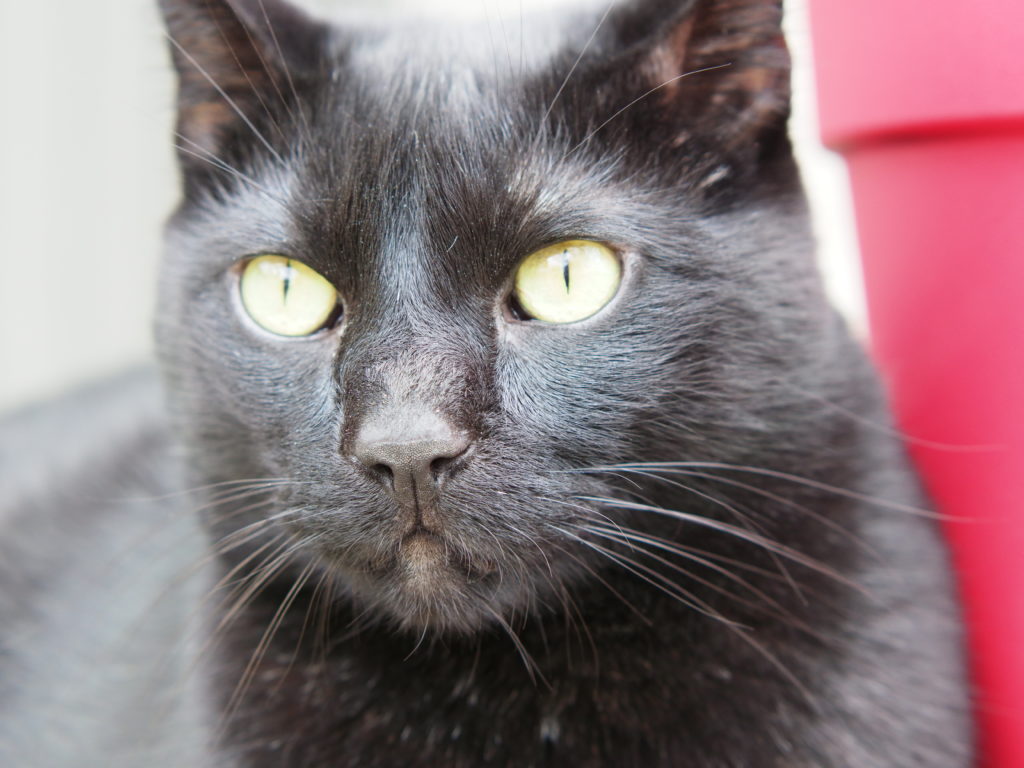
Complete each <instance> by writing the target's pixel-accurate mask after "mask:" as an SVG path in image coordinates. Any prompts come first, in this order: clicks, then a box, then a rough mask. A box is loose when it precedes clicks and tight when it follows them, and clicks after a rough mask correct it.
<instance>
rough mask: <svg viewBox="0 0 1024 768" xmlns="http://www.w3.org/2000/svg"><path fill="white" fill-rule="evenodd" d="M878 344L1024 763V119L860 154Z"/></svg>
mask: <svg viewBox="0 0 1024 768" xmlns="http://www.w3.org/2000/svg"><path fill="white" fill-rule="evenodd" d="M847 161H848V163H849V167H850V172H851V180H852V182H853V189H854V198H855V203H856V209H857V215H858V225H859V231H860V237H861V246H862V250H863V254H864V269H865V275H866V278H867V285H868V300H869V309H870V315H871V328H872V337H873V346H874V350H875V355H876V357H877V359H878V361H879V363H880V364H881V366H882V369H883V371H884V372H885V375H886V378H887V379H888V383H889V387H890V392H891V393H892V397H893V404H894V406H895V409H896V412H897V414H898V416H899V420H900V423H901V427H902V428H903V430H904V431H906V432H907V433H908V434H909V435H911V436H913V437H915V438H920V439H921V440H922V441H934V442H936V443H940V444H942V446H943V447H935V446H932V445H926V444H924V443H922V442H920V441H914V442H912V443H911V445H910V449H911V452H912V453H913V455H914V458H915V460H916V462H917V464H918V466H919V467H920V469H921V471H922V472H923V474H924V476H925V479H926V483H927V485H928V488H929V490H930V492H931V493H932V495H933V497H934V500H935V501H936V502H937V504H938V506H939V508H940V510H941V511H942V512H943V513H944V514H946V515H948V516H951V517H955V518H958V519H959V518H970V520H971V522H949V523H947V524H946V531H947V533H948V536H949V540H950V543H951V545H952V548H953V553H954V557H955V561H956V566H957V569H958V572H959V575H960V583H961V589H962V594H963V597H964V600H965V605H966V612H967V618H968V622H969V626H970V633H971V635H970V643H971V651H972V654H971V656H972V669H973V673H974V679H975V682H976V685H977V688H978V693H977V696H976V706H977V711H978V722H979V724H980V725H981V728H982V747H983V750H984V754H985V756H986V759H985V761H984V764H985V765H987V766H990V767H991V768H996V767H998V768H1020V767H1021V766H1024V130H1022V131H1020V132H1019V133H1017V134H1009V133H1007V134H1002V135H988V136H986V135H972V136H967V137H961V138H952V137H946V138H942V139H936V140H930V141H914V142H893V143H889V144H887V145H884V146H874V145H872V146H867V147H863V148H860V149H854V150H852V151H850V152H849V153H848V154H847Z"/></svg>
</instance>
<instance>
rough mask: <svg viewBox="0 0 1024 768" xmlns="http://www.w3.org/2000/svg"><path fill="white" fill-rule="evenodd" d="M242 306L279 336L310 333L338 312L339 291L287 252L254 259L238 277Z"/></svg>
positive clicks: (323, 325) (261, 325)
mask: <svg viewBox="0 0 1024 768" xmlns="http://www.w3.org/2000/svg"><path fill="white" fill-rule="evenodd" d="M239 293H240V294H241V297H242V306H244V307H245V311H246V312H247V313H248V315H249V317H251V318H252V319H253V321H254V322H255V323H256V324H257V325H258V326H260V327H261V328H263V329H264V330H266V331H269V332H270V333H273V334H276V335H278V336H292V337H295V336H309V335H310V334H312V333H315V332H316V331H319V330H320V329H321V328H324V327H326V326H327V325H328V324H330V323H331V321H332V320H333V319H334V318H336V317H337V316H338V312H339V309H340V304H339V301H338V291H337V290H336V289H335V287H334V286H333V285H331V283H330V282H329V281H328V280H327V278H325V277H324V276H323V275H321V274H320V273H318V272H316V271H314V270H312V269H310V268H309V267H307V266H306V265H305V264H303V263H302V262H301V261H296V260H295V259H289V258H288V257H287V256H275V255H265V256H257V257H256V258H254V259H251V260H250V261H249V262H248V263H247V264H246V265H245V267H244V269H243V270H242V275H241V279H240V280H239Z"/></svg>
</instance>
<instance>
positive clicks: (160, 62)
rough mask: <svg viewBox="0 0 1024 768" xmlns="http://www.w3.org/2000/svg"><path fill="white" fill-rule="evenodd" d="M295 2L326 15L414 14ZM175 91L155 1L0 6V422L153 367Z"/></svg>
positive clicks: (831, 221) (843, 207)
mask: <svg viewBox="0 0 1024 768" xmlns="http://www.w3.org/2000/svg"><path fill="white" fill-rule="evenodd" d="M556 1H561V2H564V0H556ZM596 1H597V3H598V4H602V3H603V0H596ZM294 2H295V4H296V5H300V6H303V7H305V8H307V9H309V10H311V11H313V12H315V13H319V14H323V15H329V14H330V12H331V9H332V8H339V7H347V8H350V7H352V6H366V7H367V8H372V9H374V10H375V11H376V10H379V9H380V8H381V7H384V6H386V7H388V9H389V10H391V11H392V12H395V13H401V12H403V7H412V6H413V4H410V3H403V2H402V1H401V0H376V2H367V0H294ZM551 2H552V0H547V2H542V1H541V0H435V2H433V3H432V4H431V6H430V7H431V9H432V12H436V9H443V12H445V13H451V14H452V15H458V16H467V15H487V16H489V17H490V18H492V19H495V20H496V21H500V22H502V23H504V22H506V21H507V23H514V20H515V18H516V17H517V15H518V14H519V13H520V9H521V8H522V9H523V12H527V13H528V12H529V10H530V8H531V6H533V7H537V6H549V5H550V4H551ZM786 25H787V34H788V36H789V40H790V45H791V47H792V49H793V55H794V62H795V67H796V70H795V75H794V86H795V93H796V103H795V115H794V121H793V127H792V131H793V135H794V138H795V140H796V144H797V147H798V152H799V154H800V157H801V162H802V166H803V169H804V175H805V179H806V183H807V187H808V194H809V197H810V200H811V204H812V208H813V211H814V216H815V229H816V232H817V234H818V238H819V243H820V255H821V262H822V267H823V270H824V272H825V275H826V278H827V284H828V287H829V290H830V293H831V295H832V297H833V300H834V301H835V303H836V304H837V305H838V306H839V308H840V309H841V310H842V311H843V312H844V313H845V314H846V315H847V317H848V318H849V319H850V321H851V323H852V324H853V325H854V326H855V327H856V328H857V329H858V332H861V333H863V329H864V327H865V320H864V309H863V297H862V290H861V283H860V272H859V267H858V264H857V252H856V242H855V235H854V229H853V219H852V213H851V211H850V201H849V192H848V188H847V181H846V177H845V173H844V169H843V166H842V163H841V161H840V160H839V159H838V158H837V157H835V156H833V155H832V154H830V153H828V152H827V151H825V150H824V149H823V148H822V147H821V146H820V144H819V143H818V141H817V129H816V126H815V116H814V101H813V79H812V73H811V68H810V39H809V33H808V24H807V18H806V8H805V3H804V0H788V2H787V17H786ZM173 95H174V83H173V79H172V77H171V68H170V63H169V57H168V55H167V52H166V43H165V39H164V37H163V32H162V29H161V27H160V23H159V19H158V16H157V13H156V0H89V2H68V0H33V2H24V0H0V104H3V119H2V120H0V411H6V410H10V409H12V408H16V407H18V406H20V405H23V404H27V403H30V402H33V401H36V400H40V399H45V398H48V397H52V396H54V395H56V394H59V393H60V392H62V391H65V390H68V389H70V388H73V387H75V386H76V385H79V384H81V383H83V382H85V381H88V380H92V379H96V378H99V377H102V376H104V375H106V374H108V373H111V372H114V371H116V370H119V369H122V368H125V367H127V366H130V365H133V364H139V363H142V362H145V361H146V360H148V359H149V358H150V356H151V349H152V345H151V339H150V337H151V315H152V311H153V301H154V294H155V286H156V279H157V278H156V267H157V261H158V259H159V254H160V242H161V229H162V226H163V222H164V220H165V218H166V217H167V216H168V214H169V213H170V212H171V210H172V208H173V207H174V205H175V202H176V198H177V184H178V179H177V172H176V169H175V166H174V156H173V151H172V149H171V125H172V122H173V110H172V102H173Z"/></svg>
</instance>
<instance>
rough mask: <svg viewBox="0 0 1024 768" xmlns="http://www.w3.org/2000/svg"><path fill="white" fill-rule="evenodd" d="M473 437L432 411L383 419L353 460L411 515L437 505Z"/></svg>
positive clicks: (363, 436)
mask: <svg viewBox="0 0 1024 768" xmlns="http://www.w3.org/2000/svg"><path fill="white" fill-rule="evenodd" d="M470 443H471V441H470V439H469V436H468V435H466V434H465V433H464V432H462V431H460V430H458V429H456V428H455V427H453V426H452V425H451V424H449V423H448V422H447V421H446V420H445V419H442V418H441V417H439V416H438V415H437V414H435V413H434V412H433V411H432V410H430V409H428V408H416V409H411V410H403V411H402V412H399V413H395V412H394V411H391V412H389V413H386V414H378V415H377V416H376V417H375V418H371V419H369V420H367V421H366V422H365V423H364V424H363V425H362V426H361V427H360V429H359V432H358V433H357V435H356V437H355V440H354V441H353V443H352V449H351V450H352V456H353V457H354V458H355V459H356V460H357V461H358V462H359V463H360V464H362V465H363V466H364V467H366V468H367V469H368V470H370V472H371V473H372V474H373V475H374V476H375V477H376V478H377V479H378V480H380V481H381V482H382V483H383V484H384V485H385V486H388V487H390V488H391V490H392V491H393V493H394V495H395V499H396V500H397V501H398V502H399V503H400V504H401V505H402V506H403V507H406V508H407V509H410V510H414V509H420V508H422V507H424V506H426V505H429V504H430V503H432V502H433V498H434V495H435V494H436V492H437V488H438V486H439V485H440V484H441V483H442V482H443V480H444V479H445V477H446V475H447V472H448V470H449V468H450V467H451V465H452V463H453V461H454V460H456V459H458V458H459V457H460V456H462V455H463V454H464V453H465V452H466V450H467V449H468V448H469V446H470Z"/></svg>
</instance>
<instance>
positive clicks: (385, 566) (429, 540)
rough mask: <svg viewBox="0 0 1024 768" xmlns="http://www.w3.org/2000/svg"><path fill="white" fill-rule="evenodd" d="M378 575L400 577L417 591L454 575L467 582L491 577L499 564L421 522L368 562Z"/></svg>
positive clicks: (440, 583) (428, 588) (482, 580)
mask: <svg viewBox="0 0 1024 768" xmlns="http://www.w3.org/2000/svg"><path fill="white" fill-rule="evenodd" d="M367 570H368V571H369V572H370V573H371V574H372V575H374V576H377V577H388V578H396V577H398V578H399V579H401V580H402V581H403V582H404V583H405V584H406V585H407V586H410V587H412V588H414V589H415V591H420V590H421V589H422V590H425V591H426V590H432V589H435V588H437V587H439V586H442V585H443V584H445V583H448V584H449V585H451V584H450V582H451V581H452V580H453V579H454V580H456V581H461V582H462V583H464V584H475V583H480V582H485V581H488V580H489V579H492V578H494V577H495V576H496V574H497V572H498V566H497V564H496V563H495V562H494V561H492V560H488V559H486V558H482V557H479V556H473V555H471V554H469V553H468V552H466V551H465V550H464V549H463V548H462V547H460V546H458V545H456V544H454V543H453V542H452V541H451V540H449V539H447V538H445V537H444V536H443V535H441V534H438V533H435V532H433V531H431V530H429V529H427V528H425V527H422V526H418V527H416V528H415V529H413V530H412V531H410V532H409V533H407V534H405V535H404V536H403V537H402V538H401V540H400V541H399V543H398V545H397V546H396V547H395V548H394V549H392V550H391V551H389V552H387V553H386V554H384V555H382V556H381V557H378V558H375V559H373V560H371V561H370V562H369V563H368V564H367Z"/></svg>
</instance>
